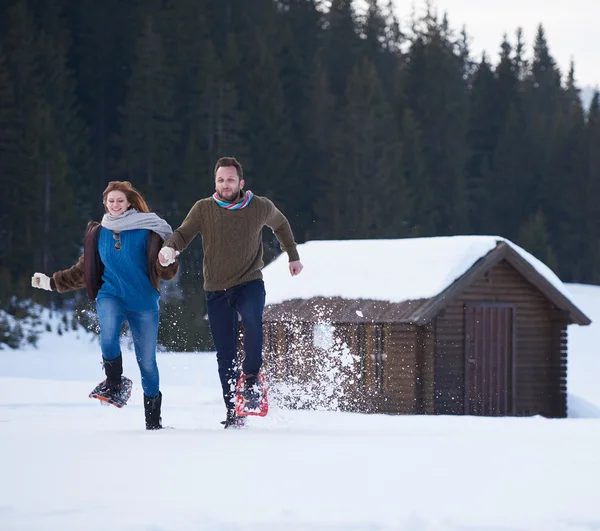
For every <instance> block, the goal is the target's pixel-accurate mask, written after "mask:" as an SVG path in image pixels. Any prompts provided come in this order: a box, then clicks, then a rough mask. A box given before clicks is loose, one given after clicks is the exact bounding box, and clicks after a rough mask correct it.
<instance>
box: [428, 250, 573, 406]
mask: <svg viewBox="0 0 600 531" xmlns="http://www.w3.org/2000/svg"><path fill="white" fill-rule="evenodd" d="M469 301H473V302H511V303H515V304H516V306H517V310H516V348H515V352H514V353H513V356H514V367H515V369H514V370H515V394H514V397H513V399H514V414H516V415H535V414H543V415H546V416H564V412H565V411H566V406H563V404H566V386H565V388H564V389H563V388H561V382H562V381H563V379H564V378H566V337H563V332H562V330H564V329H565V328H566V317H565V316H561V315H560V314H558V313H557V311H556V308H555V307H554V306H553V305H552V304H551V303H550V302H549V301H548V300H547V299H546V298H545V297H544V296H543V295H542V294H541V293H540V292H539V291H538V290H537V289H535V288H534V287H533V286H532V285H531V284H529V283H528V282H527V281H526V280H525V279H524V278H523V277H522V276H521V275H520V274H519V273H518V272H517V271H516V270H515V269H514V268H513V267H512V266H511V265H510V264H508V262H506V261H502V262H500V263H499V264H498V265H496V266H495V267H493V268H492V269H491V270H490V271H489V272H488V273H487V275H486V276H485V277H483V278H481V279H479V280H478V281H477V282H476V283H475V284H474V285H473V286H471V287H470V288H469V289H468V290H467V291H466V292H465V293H464V294H463V296H462V297H461V299H460V300H459V301H456V302H455V303H453V304H451V305H450V306H448V307H447V308H446V309H445V311H444V312H442V313H441V314H440V315H439V316H438V317H437V319H436V323H435V335H436V342H435V390H434V394H435V413H438V414H462V413H463V412H464V393H465V389H464V382H465V374H464V359H465V358H464V351H465V347H464V304H465V303H466V302H469Z"/></svg>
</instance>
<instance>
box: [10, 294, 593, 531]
mask: <svg viewBox="0 0 600 531" xmlns="http://www.w3.org/2000/svg"><path fill="white" fill-rule="evenodd" d="M567 288H568V290H569V292H570V293H571V295H572V300H573V301H574V302H575V303H576V304H577V305H578V306H579V307H580V308H581V309H582V310H583V312H584V313H585V314H586V315H588V316H589V317H590V318H591V319H592V320H593V324H592V325H591V326H589V327H576V326H574V327H571V328H570V330H569V341H570V349H569V417H570V418H567V419H559V420H548V419H544V418H541V417H534V418H476V417H455V416H435V417H434V416H386V415H361V414H350V413H340V412H324V411H290V410H285V409H281V408H279V407H277V404H272V406H271V411H270V413H269V415H268V416H267V417H265V418H263V419H251V420H250V422H249V424H248V427H247V428H245V429H242V430H223V429H222V426H221V425H220V424H219V422H220V421H221V420H222V419H223V417H224V407H223V405H222V399H221V396H220V387H219V382H218V376H217V371H216V360H215V356H214V353H198V354H159V367H160V370H161V382H162V383H161V388H162V391H163V395H164V399H163V423H164V424H165V425H168V426H172V427H174V428H175V429H172V430H162V431H159V432H147V431H145V430H144V422H143V416H144V414H143V405H142V391H141V387H140V385H139V379H140V378H139V372H138V370H137V366H136V364H135V359H134V355H133V352H131V351H130V350H126V351H125V352H124V358H125V373H126V374H127V375H129V376H130V377H132V379H133V380H134V382H135V385H134V389H133V394H132V398H131V401H130V403H129V404H128V405H127V406H126V407H125V408H123V409H117V408H114V407H111V406H101V405H100V404H99V403H98V402H97V401H95V400H91V399H89V398H88V393H89V392H90V390H91V389H92V388H93V386H94V385H95V384H96V383H97V382H98V381H100V380H101V379H102V372H101V367H100V352H99V347H98V344H97V342H91V341H90V339H89V337H85V334H83V333H81V332H79V333H76V332H68V333H63V334H62V335H61V336H59V335H56V334H55V333H47V334H45V335H44V336H43V337H42V339H41V341H40V344H39V347H38V349H28V350H20V351H12V350H3V351H0V530H1V531H25V530H27V531H67V530H73V531H75V530H77V531H96V530H97V531H100V530H102V531H183V530H186V531H188V530H189V531H192V530H194V531H197V530H200V531H205V530H206V531H208V530H211V531H279V530H290V531H301V530H307V531H342V530H349V531H359V530H360V531H363V530H364V531H367V530H368V531H390V530H406V531H442V530H444V531H446V530H452V531H458V530H460V531H517V530H519V531H521V530H540V531H542V530H543V531H559V530H560V531H562V530H565V531H566V530H568V531H591V530H596V531H597V530H599V529H600V479H599V478H600V385H599V383H598V382H599V379H600V348H599V346H598V345H599V340H600V287H594V286H583V285H573V284H570V285H567Z"/></svg>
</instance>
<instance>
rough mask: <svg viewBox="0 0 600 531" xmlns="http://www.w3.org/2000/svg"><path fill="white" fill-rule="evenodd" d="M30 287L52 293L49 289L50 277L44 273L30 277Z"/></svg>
mask: <svg viewBox="0 0 600 531" xmlns="http://www.w3.org/2000/svg"><path fill="white" fill-rule="evenodd" d="M31 285H32V286H33V287H34V288H38V289H45V290H47V291H52V288H51V287H50V277H48V276H46V275H44V273H35V274H34V275H33V276H32V277H31Z"/></svg>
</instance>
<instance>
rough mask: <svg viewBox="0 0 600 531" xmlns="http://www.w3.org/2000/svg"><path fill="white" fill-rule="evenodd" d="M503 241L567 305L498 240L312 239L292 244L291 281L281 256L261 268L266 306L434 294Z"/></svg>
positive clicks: (554, 280)
mask: <svg viewBox="0 0 600 531" xmlns="http://www.w3.org/2000/svg"><path fill="white" fill-rule="evenodd" d="M501 241H503V242H506V243H507V244H508V245H510V246H511V247H512V248H513V249H514V250H515V251H517V252H518V253H519V254H520V255H521V256H522V257H523V258H524V259H525V260H526V261H527V262H529V263H530V264H531V265H532V266H533V267H534V268H535V269H536V270H537V271H538V273H540V275H542V276H543V277H545V278H546V280H548V281H549V282H550V283H551V284H552V285H553V286H554V287H555V288H556V289H558V290H559V291H560V292H561V293H562V294H563V295H565V296H566V297H567V298H568V299H569V300H572V297H571V295H570V294H569V292H568V290H567V289H566V287H565V286H564V284H563V283H562V282H561V281H560V279H559V278H558V277H557V276H556V275H555V274H554V273H553V272H552V271H551V270H550V268H548V267H547V266H546V265H544V264H543V263H542V262H540V261H539V260H538V259H537V258H535V257H534V256H532V255H531V254H529V253H528V252H527V251H525V250H524V249H522V248H521V247H519V246H518V245H515V244H514V243H512V242H511V241H509V240H506V239H505V238H501V237H499V236H444V237H435V238H403V239H394V240H342V241H336V240H315V241H309V242H307V243H304V244H301V245H298V252H299V254H300V260H301V261H302V264H303V265H304V270H303V271H302V273H301V274H300V275H298V276H296V277H291V276H290V273H289V270H288V267H287V262H288V257H287V255H286V254H285V253H282V254H281V255H280V256H278V257H277V258H276V259H275V260H273V262H271V263H270V264H269V265H268V266H266V267H265V268H264V269H263V274H264V280H265V285H266V291H267V299H266V303H267V304H278V303H281V302H283V301H286V300H292V299H311V298H313V297H341V298H344V299H351V300H354V299H372V300H383V301H389V302H403V301H408V300H417V299H429V298H431V297H435V296H436V295H438V294H440V293H441V292H442V291H444V290H445V289H446V288H448V287H449V286H450V285H451V284H452V283H453V282H454V281H455V280H456V279H458V278H459V277H460V276H462V275H463V274H464V273H465V272H466V271H468V270H469V269H470V268H471V267H472V266H473V264H475V262H477V261H478V260H479V259H480V258H483V257H484V256H486V255H487V254H488V253H489V252H490V251H492V250H493V249H495V247H496V245H497V244H498V242H501Z"/></svg>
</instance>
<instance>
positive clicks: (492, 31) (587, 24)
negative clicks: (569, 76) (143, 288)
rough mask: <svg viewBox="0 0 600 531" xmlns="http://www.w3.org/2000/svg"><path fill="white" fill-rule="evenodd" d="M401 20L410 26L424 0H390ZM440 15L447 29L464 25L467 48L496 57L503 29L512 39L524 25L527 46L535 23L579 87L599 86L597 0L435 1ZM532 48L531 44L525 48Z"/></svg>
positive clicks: (599, 3) (599, 9) (599, 15)
mask: <svg viewBox="0 0 600 531" xmlns="http://www.w3.org/2000/svg"><path fill="white" fill-rule="evenodd" d="M394 3H395V5H396V9H397V13H398V15H399V17H400V19H401V23H402V24H405V23H406V24H408V21H409V20H410V18H411V12H412V10H413V6H415V7H416V10H417V13H419V12H423V10H424V6H425V1H424V0H414V1H413V0H394ZM434 5H435V6H437V8H438V10H439V12H440V13H443V12H447V13H448V18H449V21H450V24H451V27H453V28H456V29H457V30H460V28H461V27H462V26H463V25H466V28H467V33H468V34H469V36H470V37H471V50H472V52H473V55H474V56H475V57H481V52H482V51H483V50H486V51H487V52H488V56H489V57H490V58H491V59H492V60H493V62H495V61H496V58H497V56H498V51H499V50H500V43H501V42H502V36H503V34H504V33H507V34H508V35H509V40H510V41H511V42H514V40H515V39H514V34H515V30H516V28H517V27H518V26H521V27H522V28H523V32H524V37H525V41H526V44H527V45H529V46H531V44H532V43H533V40H534V38H535V33H536V30H537V26H538V25H539V24H540V23H541V24H542V25H543V26H544V29H545V31H546V36H547V39H548V43H549V45H550V52H551V54H552V56H553V57H554V59H555V60H556V62H557V63H558V65H559V67H560V69H561V71H562V72H563V73H565V74H566V72H568V68H569V62H570V60H571V59H573V60H574V61H575V77H576V80H577V83H578V85H579V86H580V87H584V86H588V85H589V86H591V87H596V86H598V87H600V62H599V61H598V58H600V33H599V32H598V21H600V1H598V0H569V1H568V2H565V1H564V0H502V1H488V0H434ZM529 51H531V48H529Z"/></svg>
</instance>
